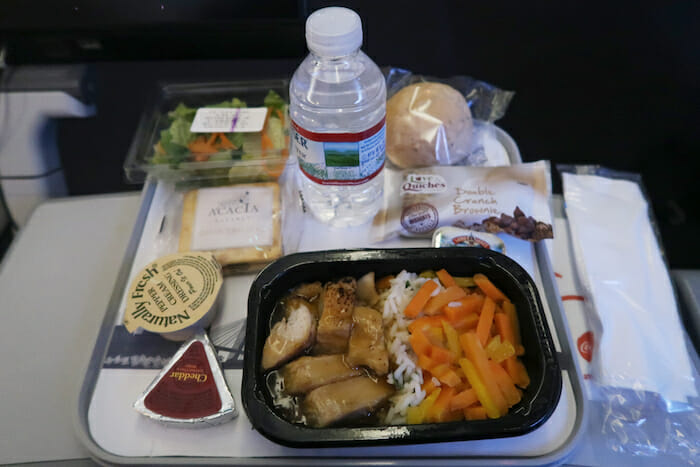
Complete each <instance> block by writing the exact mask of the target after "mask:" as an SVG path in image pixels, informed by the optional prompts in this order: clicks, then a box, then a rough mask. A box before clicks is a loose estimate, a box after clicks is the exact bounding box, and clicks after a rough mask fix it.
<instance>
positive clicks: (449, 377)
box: [433, 367, 462, 388]
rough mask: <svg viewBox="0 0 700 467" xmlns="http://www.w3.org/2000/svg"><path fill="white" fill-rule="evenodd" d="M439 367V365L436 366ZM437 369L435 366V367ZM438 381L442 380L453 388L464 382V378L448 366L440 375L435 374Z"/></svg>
mask: <svg viewBox="0 0 700 467" xmlns="http://www.w3.org/2000/svg"><path fill="white" fill-rule="evenodd" d="M436 368H437V367H436ZM433 370H435V368H433ZM435 377H436V378H437V379H438V381H440V382H441V383H442V384H445V385H447V386H449V387H451V388H456V387H458V386H460V385H461V384H462V378H460V377H459V376H458V375H457V373H456V372H455V371H454V370H453V369H451V368H448V369H447V370H445V371H443V372H442V373H441V374H440V376H435Z"/></svg>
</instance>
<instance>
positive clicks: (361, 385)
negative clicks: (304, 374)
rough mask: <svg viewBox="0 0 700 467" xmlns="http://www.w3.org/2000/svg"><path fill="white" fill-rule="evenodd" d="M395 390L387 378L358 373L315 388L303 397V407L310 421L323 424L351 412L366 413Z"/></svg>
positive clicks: (326, 424)
mask: <svg viewBox="0 0 700 467" xmlns="http://www.w3.org/2000/svg"><path fill="white" fill-rule="evenodd" d="M393 393H394V387H393V386H392V385H390V384H389V383H387V382H386V381H383V380H382V381H375V380H373V379H371V378H369V377H368V376H355V377H354V378H350V379H348V380H345V381H340V382H338V383H332V384H327V385H325V386H321V387H319V388H316V389H314V390H313V391H311V392H310V393H309V394H308V395H307V396H306V398H305V399H304V402H303V405H302V410H303V412H304V415H306V419H307V421H308V423H309V424H310V425H312V426H316V427H324V426H328V425H331V424H333V423H335V422H338V421H340V420H342V419H344V418H346V417H349V416H351V415H356V414H358V415H359V414H362V415H367V414H369V413H371V412H372V411H373V410H375V409H376V408H377V407H379V406H380V405H381V404H382V403H383V402H384V401H386V400H387V399H388V398H389V396H391V395H392V394H393Z"/></svg>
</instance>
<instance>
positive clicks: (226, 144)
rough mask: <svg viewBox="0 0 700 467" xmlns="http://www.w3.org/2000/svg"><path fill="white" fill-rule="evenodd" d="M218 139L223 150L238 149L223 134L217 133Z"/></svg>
mask: <svg viewBox="0 0 700 467" xmlns="http://www.w3.org/2000/svg"><path fill="white" fill-rule="evenodd" d="M219 138H220V139H221V147H222V148H224V149H238V147H237V146H236V145H235V144H233V142H232V141H231V140H230V139H228V138H227V137H226V135H225V134H224V133H219Z"/></svg>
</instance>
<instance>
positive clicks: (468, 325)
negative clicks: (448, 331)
mask: <svg viewBox="0 0 700 467" xmlns="http://www.w3.org/2000/svg"><path fill="white" fill-rule="evenodd" d="M478 322H479V315H478V314H476V313H470V314H468V315H467V316H465V317H464V318H461V319H459V320H458V321H455V322H453V323H452V326H453V327H454V328H455V329H456V330H457V331H459V332H462V333H463V332H467V331H469V330H471V329H474V328H475V327H476V325H477V323H478Z"/></svg>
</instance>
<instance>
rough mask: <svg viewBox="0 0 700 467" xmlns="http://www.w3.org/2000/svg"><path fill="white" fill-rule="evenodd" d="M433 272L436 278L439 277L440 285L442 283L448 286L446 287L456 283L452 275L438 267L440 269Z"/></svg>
mask: <svg viewBox="0 0 700 467" xmlns="http://www.w3.org/2000/svg"><path fill="white" fill-rule="evenodd" d="M435 274H436V275H437V276H438V279H440V282H441V283H442V285H443V286H444V287H445V288H448V287H452V286H456V285H457V283H456V282H455V280H454V279H453V278H452V276H450V273H449V272H447V271H446V270H444V269H440V270H439V271H437V272H436V273H435Z"/></svg>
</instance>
